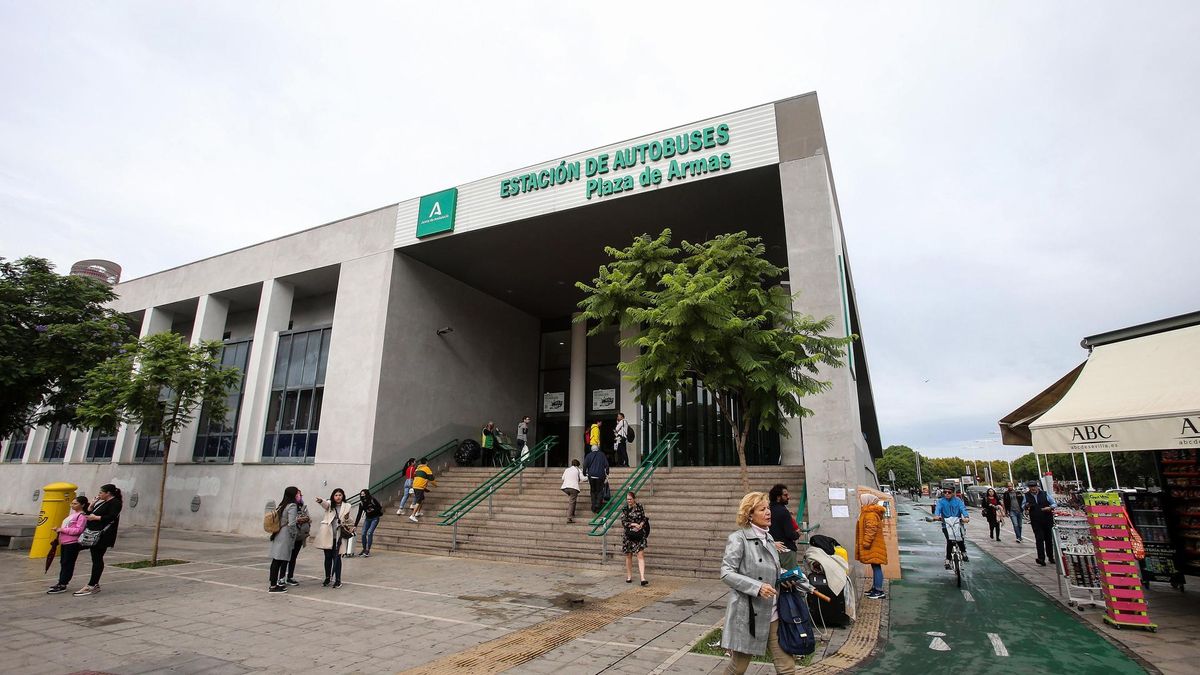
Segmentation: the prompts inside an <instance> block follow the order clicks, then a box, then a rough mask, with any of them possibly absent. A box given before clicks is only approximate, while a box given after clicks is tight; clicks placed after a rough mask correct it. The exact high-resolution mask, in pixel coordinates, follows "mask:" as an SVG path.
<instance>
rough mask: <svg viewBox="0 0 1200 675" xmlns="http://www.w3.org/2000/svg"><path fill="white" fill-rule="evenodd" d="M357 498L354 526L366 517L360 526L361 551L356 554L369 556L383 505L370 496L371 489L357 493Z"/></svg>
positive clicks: (381, 515)
mask: <svg viewBox="0 0 1200 675" xmlns="http://www.w3.org/2000/svg"><path fill="white" fill-rule="evenodd" d="M358 499H359V502H358V515H356V516H354V526H355V527H358V524H359V522H360V521H361V520H362V519H363V517H364V516H366V519H367V521H366V522H365V523H363V528H362V535H361V536H362V553H359V554H358V555H359V556H360V557H362V558H370V557H371V542H372V540H374V538H375V528H376V527H378V526H379V519H380V518H382V517H383V506H382V505H381V504H380V503H379V500H378V499H376V498H374V497H372V496H371V491H370V490H368V489H367V488H363V489H362V492H359V493H358Z"/></svg>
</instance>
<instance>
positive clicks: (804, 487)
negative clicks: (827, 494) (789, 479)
mask: <svg viewBox="0 0 1200 675" xmlns="http://www.w3.org/2000/svg"><path fill="white" fill-rule="evenodd" d="M807 505H808V481H807V480H806V481H804V482H803V483H801V484H800V508H798V509H796V522H797V523H803V522H804V507H805V506H807ZM820 527H821V524H820V523H817V524H816V525H811V524H810V525H809V526H808V527H802V528H799V530H800V534H803V535H809V534H812V533H813V532H816V531H817V530H818V529H820ZM796 543H797V544H802V545H804V546H808V540H807V539H799V540H797V541H796Z"/></svg>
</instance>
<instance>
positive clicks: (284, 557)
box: [267, 485, 300, 593]
mask: <svg viewBox="0 0 1200 675" xmlns="http://www.w3.org/2000/svg"><path fill="white" fill-rule="evenodd" d="M298 497H300V488H298V487H296V486H294V485H292V486H289V487H288V488H287V489H286V490H284V491H283V499H281V500H279V506H277V507H276V508H275V511H276V513H278V514H279V531H278V532H276V533H275V534H272V535H271V585H270V586H269V587H268V588H267V590H268V591H269V592H271V593H287V583H286V582H285V581H284V580H285V578H286V575H287V566H288V561H289V560H291V559H292V548H293V547H294V546H295V545H296V537H297V535H298V534H299V532H300V528H299V526H298V525H297V523H296V519H297V513H298V509H297V507H296V499H297V498H298Z"/></svg>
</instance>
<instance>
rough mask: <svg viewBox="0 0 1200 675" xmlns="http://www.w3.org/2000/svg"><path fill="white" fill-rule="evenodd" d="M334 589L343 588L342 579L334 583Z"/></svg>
mask: <svg viewBox="0 0 1200 675" xmlns="http://www.w3.org/2000/svg"><path fill="white" fill-rule="evenodd" d="M333 587H334V588H341V587H342V580H341V579H338V580H337V581H335V582H333Z"/></svg>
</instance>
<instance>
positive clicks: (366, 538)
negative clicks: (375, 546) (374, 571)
mask: <svg viewBox="0 0 1200 675" xmlns="http://www.w3.org/2000/svg"><path fill="white" fill-rule="evenodd" d="M377 527H379V517H378V516H376V517H375V518H367V522H365V523H363V529H362V534H360V535H359V537H360V539H359V543H360V544H361V545H362V550H363V553H370V552H371V540H372V539H374V538H375V528H377Z"/></svg>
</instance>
